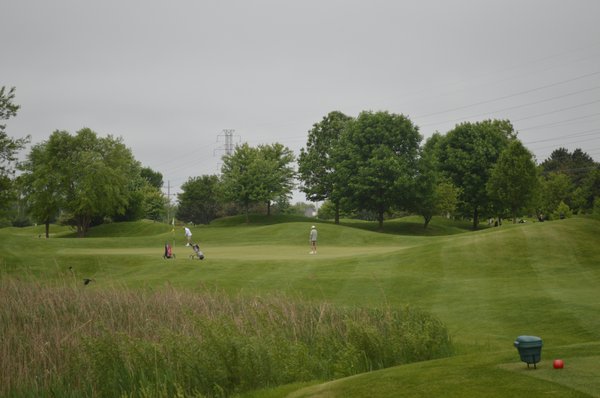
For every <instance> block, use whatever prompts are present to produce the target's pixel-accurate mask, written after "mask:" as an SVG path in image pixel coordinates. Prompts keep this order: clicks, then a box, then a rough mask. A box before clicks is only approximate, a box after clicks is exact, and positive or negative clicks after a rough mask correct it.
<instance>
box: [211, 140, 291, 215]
mask: <svg viewBox="0 0 600 398" xmlns="http://www.w3.org/2000/svg"><path fill="white" fill-rule="evenodd" d="M293 161H294V156H293V154H292V152H291V151H290V150H289V149H288V148H286V147H284V146H283V145H281V144H277V143H276V144H273V145H262V146H259V147H257V148H254V147H250V146H249V145H248V144H243V145H241V146H238V147H236V149H235V151H234V153H233V154H231V155H228V156H224V157H223V166H222V168H221V173H222V183H223V185H222V187H223V193H224V197H225V199H227V200H231V201H233V202H235V203H237V204H238V205H240V206H241V207H242V208H243V209H244V213H245V214H246V221H249V218H248V213H249V209H250V207H251V206H252V205H254V204H257V203H266V204H267V210H268V211H270V204H271V202H272V201H273V200H275V201H277V200H280V201H281V200H282V197H287V196H289V194H290V192H291V190H292V188H293V178H294V170H293V168H292V167H291V166H290V164H291V163H292V162H293Z"/></svg>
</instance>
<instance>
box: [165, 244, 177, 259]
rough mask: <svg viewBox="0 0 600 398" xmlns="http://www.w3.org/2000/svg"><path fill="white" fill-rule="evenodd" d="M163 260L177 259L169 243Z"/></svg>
mask: <svg viewBox="0 0 600 398" xmlns="http://www.w3.org/2000/svg"><path fill="white" fill-rule="evenodd" d="M163 258H164V259H165V260H166V259H168V258H175V253H173V248H172V247H171V245H170V244H168V243H165V254H164V255H163Z"/></svg>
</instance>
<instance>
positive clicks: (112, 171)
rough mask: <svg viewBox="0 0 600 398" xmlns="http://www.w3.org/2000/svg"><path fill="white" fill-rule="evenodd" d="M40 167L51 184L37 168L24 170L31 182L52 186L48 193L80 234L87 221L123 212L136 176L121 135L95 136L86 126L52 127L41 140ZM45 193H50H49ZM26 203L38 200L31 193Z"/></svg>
mask: <svg viewBox="0 0 600 398" xmlns="http://www.w3.org/2000/svg"><path fill="white" fill-rule="evenodd" d="M40 148H43V151H44V152H47V153H45V154H44V156H39V157H36V155H34V156H30V160H35V159H40V160H42V161H43V162H44V163H45V165H44V166H43V168H41V169H40V170H52V173H54V174H53V175H54V176H55V177H56V178H55V185H52V186H49V185H44V183H43V182H44V181H43V179H46V178H47V177H46V175H45V174H44V173H43V172H40V173H36V170H37V169H36V167H35V166H31V168H30V169H29V170H28V171H27V172H28V173H30V174H31V176H30V177H27V178H32V179H33V180H34V181H36V180H37V179H38V178H39V179H40V181H39V184H40V185H41V186H46V187H48V189H49V190H50V189H52V190H55V191H54V192H52V194H51V197H52V198H55V200H56V201H57V202H58V203H59V204H60V208H61V210H62V211H64V212H66V213H69V214H71V215H72V217H73V220H74V224H75V225H76V227H77V235H78V236H79V237H83V236H85V234H86V233H87V231H88V229H89V227H90V225H91V223H92V220H93V219H95V218H103V217H112V216H115V215H120V214H121V215H122V214H124V213H125V211H126V208H127V206H128V203H129V200H130V199H131V195H130V191H129V189H130V182H131V181H132V180H135V179H136V177H138V176H139V163H138V162H136V161H135V159H134V158H133V155H132V154H131V151H130V150H129V149H128V148H127V147H126V146H125V145H124V144H123V143H122V141H121V139H115V138H113V137H112V136H108V137H106V138H100V137H98V135H97V134H96V133H95V132H93V131H92V130H90V129H88V128H84V129H81V130H79V131H78V132H77V133H76V134H75V135H74V136H72V135H70V134H69V133H68V132H66V131H55V132H54V133H52V135H51V136H50V138H49V139H48V140H47V141H46V142H45V143H43V144H42V145H41V146H40ZM48 195H50V193H48ZM29 199H30V202H31V203H32V206H33V207H37V206H39V205H40V204H39V203H38V202H39V201H40V200H42V198H40V197H36V196H35V195H34V196H31V197H30V198H29Z"/></svg>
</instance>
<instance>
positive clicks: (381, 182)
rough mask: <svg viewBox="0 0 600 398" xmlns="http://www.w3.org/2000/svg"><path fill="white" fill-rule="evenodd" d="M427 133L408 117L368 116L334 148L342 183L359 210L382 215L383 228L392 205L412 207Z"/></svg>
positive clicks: (354, 123)
mask: <svg viewBox="0 0 600 398" xmlns="http://www.w3.org/2000/svg"><path fill="white" fill-rule="evenodd" d="M420 141H421V135H420V134H419V131H418V128H417V127H416V126H415V125H413V123H412V122H411V121H410V120H409V119H408V118H407V117H405V116H404V115H397V114H391V113H388V112H376V113H373V112H362V113H361V114H360V115H359V116H358V118H357V119H356V120H354V121H352V122H350V123H349V124H348V125H347V128H346V129H345V130H344V133H343V134H342V136H341V137H340V139H339V141H338V143H337V145H336V147H335V149H334V156H333V158H334V161H335V162H337V168H336V174H337V178H338V180H337V181H340V182H341V181H344V182H346V183H345V184H341V185H342V186H343V193H344V195H345V196H346V197H347V198H348V200H349V201H350V203H351V204H352V206H353V207H354V208H355V209H357V210H365V211H367V212H369V211H372V212H374V213H375V214H376V215H377V221H378V223H379V229H380V230H381V229H382V228H383V219H384V214H385V213H386V212H387V211H389V209H390V208H392V207H397V208H408V207H409V206H410V200H411V195H413V192H412V191H413V188H414V179H415V175H416V173H417V155H418V149H419V143H420Z"/></svg>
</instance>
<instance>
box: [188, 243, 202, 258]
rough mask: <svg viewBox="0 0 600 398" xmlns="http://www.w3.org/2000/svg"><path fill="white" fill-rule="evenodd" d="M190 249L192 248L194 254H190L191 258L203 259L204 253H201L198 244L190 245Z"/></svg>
mask: <svg viewBox="0 0 600 398" xmlns="http://www.w3.org/2000/svg"><path fill="white" fill-rule="evenodd" d="M192 249H194V254H190V258H191V259H194V258H197V259H199V260H204V253H202V251H201V250H200V246H198V244H197V243H194V244H193V245H192Z"/></svg>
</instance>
